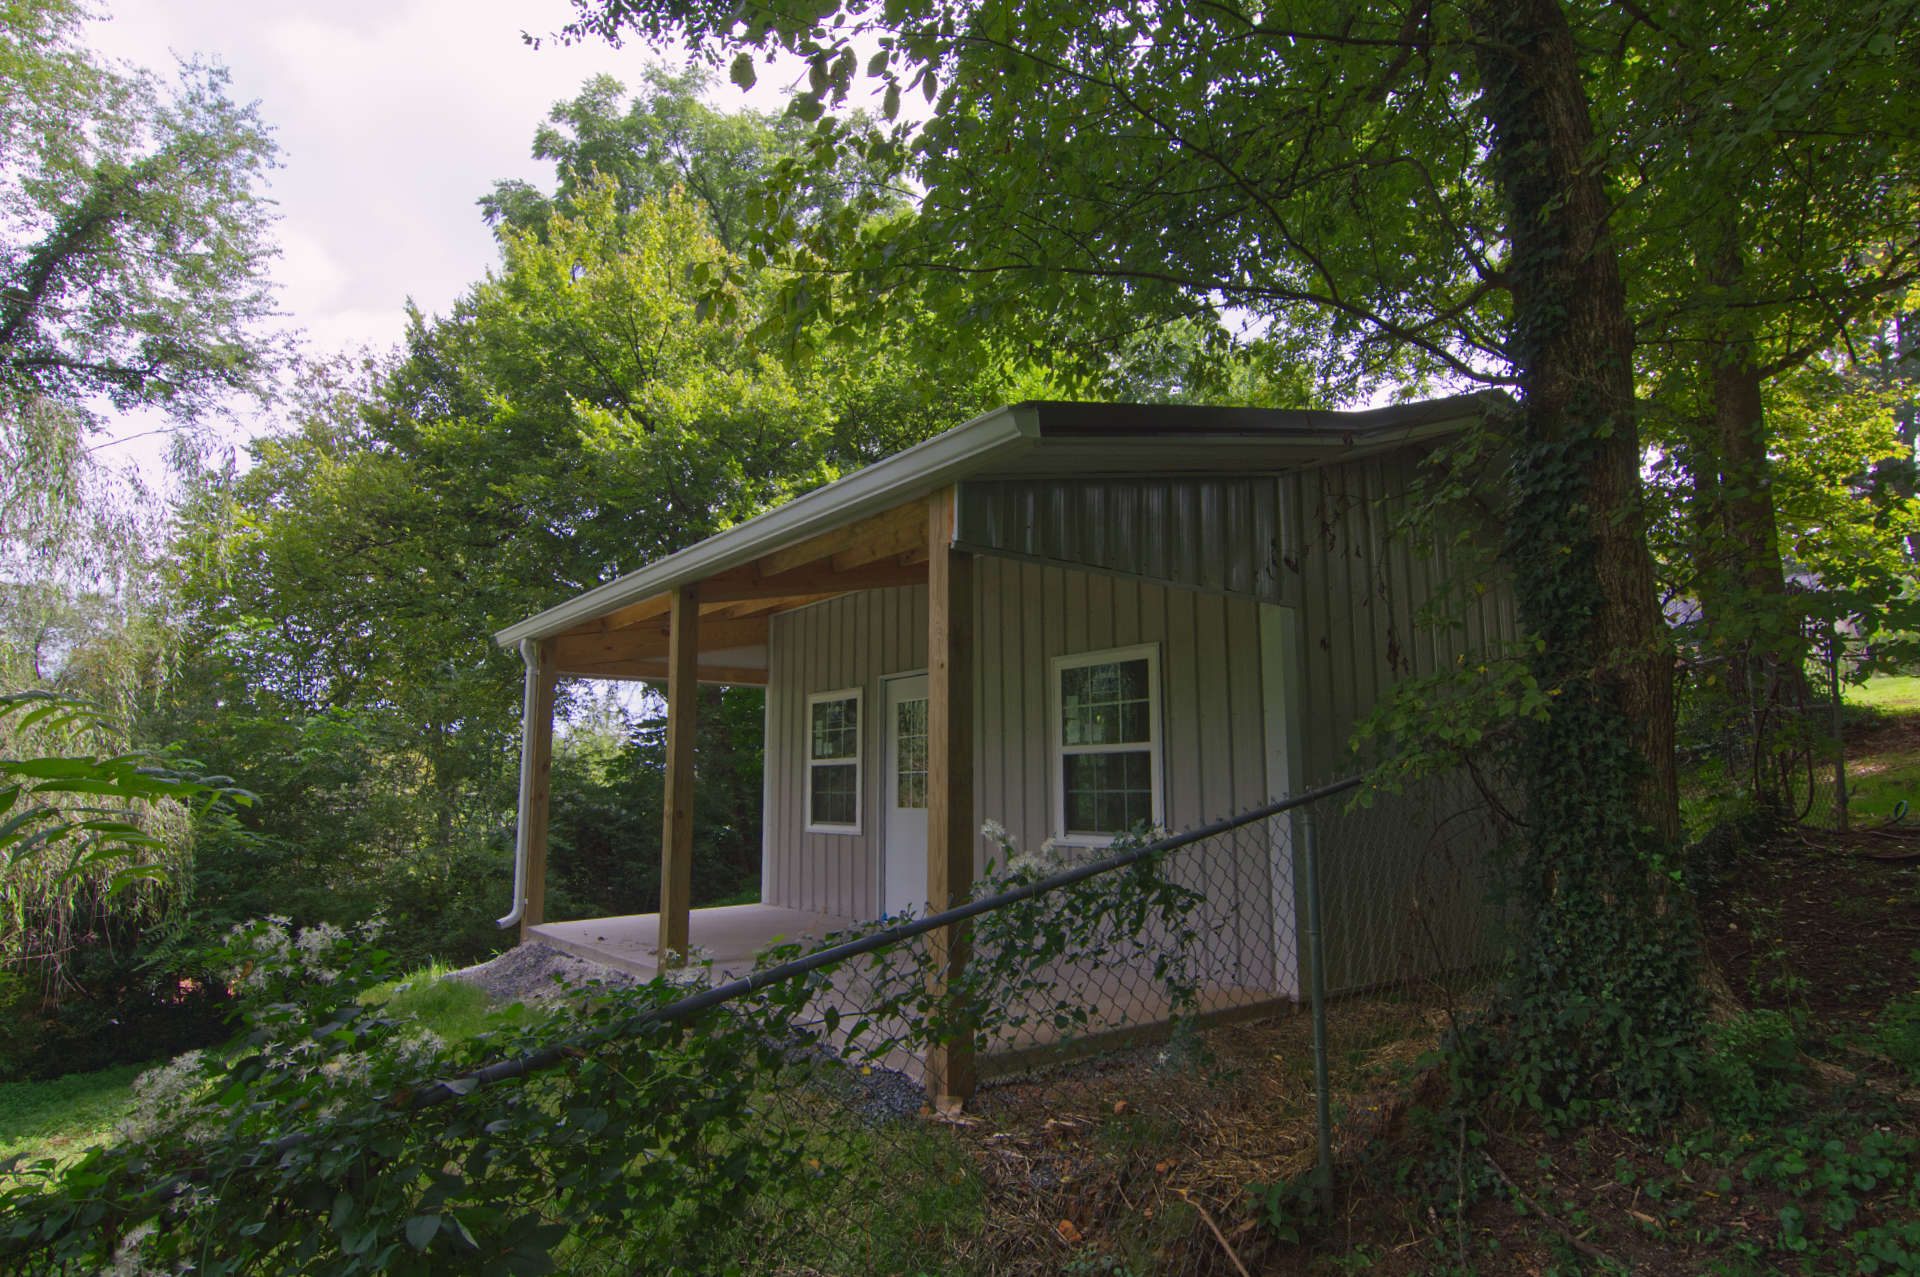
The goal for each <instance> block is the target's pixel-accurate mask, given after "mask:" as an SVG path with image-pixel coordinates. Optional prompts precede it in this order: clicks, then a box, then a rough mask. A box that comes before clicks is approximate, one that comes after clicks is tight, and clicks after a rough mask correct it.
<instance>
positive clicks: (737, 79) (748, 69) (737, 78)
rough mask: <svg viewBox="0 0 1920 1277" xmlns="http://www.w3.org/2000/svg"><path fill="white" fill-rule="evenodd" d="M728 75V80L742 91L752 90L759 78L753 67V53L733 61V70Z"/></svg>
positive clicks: (740, 55)
mask: <svg viewBox="0 0 1920 1277" xmlns="http://www.w3.org/2000/svg"><path fill="white" fill-rule="evenodd" d="M727 74H728V78H729V79H731V80H732V81H733V82H734V83H735V84H737V85H739V86H740V87H741V88H742V89H751V88H752V87H753V85H754V81H755V80H757V79H758V78H759V76H758V74H757V73H756V72H755V70H754V67H753V55H752V54H751V53H742V54H739V55H737V56H736V57H735V58H734V59H733V67H732V69H731V70H729V71H728V73H727Z"/></svg>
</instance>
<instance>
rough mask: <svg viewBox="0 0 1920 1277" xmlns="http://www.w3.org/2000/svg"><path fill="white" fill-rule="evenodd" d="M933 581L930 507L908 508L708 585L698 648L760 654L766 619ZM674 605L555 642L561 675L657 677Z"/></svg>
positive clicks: (647, 606)
mask: <svg viewBox="0 0 1920 1277" xmlns="http://www.w3.org/2000/svg"><path fill="white" fill-rule="evenodd" d="M926 581H927V518H926V504H925V502H924V501H908V502H905V503H903V504H901V505H899V506H895V507H893V508H891V509H887V510H883V511H881V512H880V513H878V514H873V515H869V516H867V517H866V518H864V519H855V520H853V521H852V522H850V523H848V524H846V525H845V526H844V527H839V528H833V529H831V530H829V531H826V532H822V533H817V534H815V535H813V536H810V537H806V538H805V539H803V540H800V541H797V542H795V543H794V544H792V545H789V546H782V547H780V548H779V549H777V550H773V551H771V552H769V553H767V554H763V555H761V556H760V557H759V558H757V559H754V560H752V561H751V562H748V563H743V564H741V565H740V566H738V567H734V568H729V569H727V570H725V571H723V572H718V573H715V574H714V575H713V576H710V577H708V578H706V579H705V580H703V581H701V582H700V583H699V584H700V604H699V610H700V627H699V638H698V640H697V641H698V643H699V646H700V648H701V649H702V650H703V651H717V650H719V649H722V648H738V647H748V646H757V645H760V644H763V643H765V642H766V641H767V638H766V621H767V618H768V617H770V616H772V615H773V614H774V613H776V612H784V611H786V610H788V609H789V608H795V607H802V606H805V605H806V604H808V603H816V602H819V601H820V600H821V599H828V598H832V597H834V596H835V595H838V594H846V593H849V592H850V591H853V590H874V589H885V588H888V587H891V586H900V585H924V584H926ZM670 598H671V592H670V591H668V592H663V593H661V594H657V595H655V596H653V597H651V598H646V599H641V600H638V601H637V602H633V603H629V604H627V605H625V606H623V607H620V608H616V609H615V610H614V611H612V612H609V613H608V614H607V615H605V616H601V617H595V618H593V619H592V620H589V621H584V622H581V623H580V624H577V625H575V626H573V627H572V628H571V629H568V630H566V631H563V632H562V633H561V634H559V635H557V636H555V637H554V638H553V639H551V640H549V641H550V642H551V643H553V644H554V645H555V653H556V656H557V659H558V660H559V662H560V664H561V667H562V668H563V669H564V670H565V671H566V672H567V673H572V674H589V675H593V676H597V677H615V678H618V677H625V678H646V677H656V675H654V674H653V673H652V667H653V666H654V664H655V663H656V662H658V661H661V660H663V659H664V658H665V656H666V647H667V641H666V640H667V631H668V612H669V600H670ZM741 625H747V626H750V627H752V626H757V628H744V629H743V628H740V626H741ZM714 668H715V669H716V670H717V667H714ZM734 668H738V667H734ZM662 673H664V670H662ZM713 681H721V680H719V679H718V678H717V677H716V678H715V679H714V680H713ZM758 681H761V682H764V681H765V675H764V673H762V675H761V677H760V679H759V680H758Z"/></svg>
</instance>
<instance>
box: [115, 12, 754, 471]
mask: <svg viewBox="0 0 1920 1277" xmlns="http://www.w3.org/2000/svg"><path fill="white" fill-rule="evenodd" d="M100 14H101V17H100V20H97V21H95V22H92V23H90V24H89V25H88V30H87V39H88V42H89V43H90V44H91V45H92V47H93V48H95V49H96V50H98V51H99V52H101V53H102V54H105V55H107V56H108V57H111V58H119V59H124V60H126V61H128V62H132V63H134V64H136V65H140V66H144V67H147V68H149V69H152V70H156V71H161V72H166V71H168V70H170V68H172V66H173V65H174V64H175V59H176V58H187V57H192V56H195V55H199V56H203V57H206V58H208V59H210V60H212V61H215V62H218V63H220V64H222V65H224V66H226V67H227V68H228V70H229V71H230V72H231V74H232V85H231V96H232V97H233V98H234V99H235V100H236V101H240V102H249V101H253V102H258V103H259V108H260V113H261V115H262V117H263V118H264V119H265V121H266V122H267V123H268V125H270V126H271V127H272V128H273V130H274V136H275V139H276V140H277V141H278V143H279V145H280V148H281V155H280V161H281V164H282V165H283V167H282V168H280V169H279V170H277V171H276V172H275V173H274V174H273V176H272V182H271V187H270V189H269V191H268V192H267V193H268V195H269V196H270V198H271V199H273V200H274V201H275V203H276V205H277V211H278V213H279V218H280V220H279V224H278V227H277V231H278V239H279V243H280V251H281V256H280V258H279V260H278V262H277V263H276V264H275V266H274V270H273V275H274V277H275V279H276V281H277V282H278V284H279V303H280V308H281V309H282V310H283V311H284V312H285V315H286V318H285V320H284V322H285V323H286V324H287V325H288V326H289V327H291V328H297V329H300V330H302V331H303V332H304V333H305V335H306V341H307V344H308V347H309V348H310V349H311V350H313V351H314V352H316V353H328V352H333V351H337V350H342V349H352V348H357V347H359V346H361V345H373V346H375V347H377V348H385V347H387V346H390V345H392V344H393V343H394V342H396V341H397V340H399V338H400V336H401V334H402V332H403V330H404V326H405V309H404V308H405V305H406V302H407V299H408V298H412V299H413V301H414V302H415V304H417V305H418V306H419V307H420V308H421V309H422V310H424V311H426V312H427V313H429V314H436V313H444V312H445V311H446V310H447V309H448V307H449V306H450V305H451V304H452V302H453V301H454V299H455V298H456V297H458V296H459V295H460V294H461V293H462V292H463V291H464V290H465V289H466V288H467V287H468V286H469V285H471V284H472V283H474V282H475V281H477V280H479V279H480V278H481V277H482V276H483V275H484V274H485V272H486V271H487V269H488V268H489V267H490V266H492V265H493V264H494V262H495V261H496V257H497V254H496V251H495V246H494V241H493V237H492V234H491V232H490V231H489V230H488V229H487V226H486V224H485V223H484V222H483V221H482V220H481V218H480V213H479V210H478V208H476V207H475V204H474V201H475V200H476V199H478V198H479V197H480V196H481V195H482V194H484V193H486V192H487V191H488V190H490V189H491V188H492V185H493V183H494V182H495V181H497V180H499V179H502V178H521V179H525V180H529V181H534V182H537V183H539V184H540V185H541V186H542V187H543V188H546V189H551V188H552V166H551V165H550V164H548V163H545V162H536V161H535V160H533V159H532V157H531V155H530V154H529V151H530V148H531V145H532V141H533V131H534V128H535V126H536V125H537V124H538V123H539V122H540V120H541V119H543V118H544V117H545V115H546V113H547V111H548V109H549V108H550V107H551V106H552V104H553V103H554V102H556V101H558V100H560V99H562V98H567V97H571V96H573V95H574V94H575V93H577V92H578V91H579V88H580V86H581V84H582V82H584V81H585V80H586V79H587V78H588V77H589V76H592V75H595V74H598V73H602V72H605V73H609V74H612V75H614V76H615V77H617V78H620V79H622V80H625V81H626V82H627V83H629V84H633V83H637V82H638V80H639V77H640V70H641V68H643V67H644V66H646V65H647V63H648V62H649V61H650V60H653V61H667V62H670V63H672V64H673V65H676V66H677V65H679V64H681V63H683V62H684V61H685V55H684V53H681V52H678V51H667V52H662V51H654V50H649V49H646V48H644V47H641V46H639V45H638V44H630V45H628V46H627V47H626V48H624V49H618V50H616V49H614V48H612V47H610V46H608V45H606V44H604V43H600V42H592V43H587V44H582V45H578V46H574V47H571V48H567V47H562V46H560V45H559V44H558V43H557V42H554V41H551V40H549V41H547V42H545V43H544V44H543V46H542V47H541V48H540V49H538V50H535V49H532V48H530V47H528V45H527V44H526V43H525V42H524V41H523V40H522V38H521V33H522V32H523V31H525V32H530V33H532V34H534V35H547V34H549V33H550V32H552V31H554V30H557V29H558V28H559V27H560V26H561V25H563V24H564V23H565V22H566V21H567V20H568V19H569V18H570V17H571V16H572V14H573V8H572V6H571V5H570V4H568V3H567V2H566V0H511V2H507V0H102V4H101V6H100ZM721 79H722V81H723V85H722V88H721V89H720V90H719V91H718V92H717V93H716V95H715V97H714V104H715V105H716V106H721V107H724V108H728V109H737V108H738V107H740V106H741V105H744V104H747V103H748V102H749V101H750V102H751V105H754V106H756V107H759V108H760V109H763V110H771V109H778V108H779V107H780V106H781V105H783V103H784V96H783V91H782V87H781V86H782V83H783V81H781V79H780V78H779V77H777V76H773V75H763V76H762V77H761V80H760V83H759V84H758V85H756V87H755V91H754V94H753V96H752V98H751V99H750V100H749V99H746V98H743V97H742V96H741V95H740V94H739V93H738V92H737V91H736V90H734V89H733V88H732V86H730V85H725V84H724V76H722V77H721ZM150 426H151V423H148V422H143V421H139V420H136V419H128V420H125V421H122V422H119V423H116V424H115V426H114V427H113V433H114V434H115V435H116V436H118V437H121V438H128V437H130V436H132V435H135V434H138V433H140V432H141V431H143V430H144V429H147V428H150ZM243 429H244V427H243ZM143 446H144V445H142V444H139V443H132V442H130V443H128V444H126V445H125V446H124V447H123V448H121V449H118V451H120V452H121V454H122V457H123V458H126V459H132V458H127V457H126V454H127V453H129V452H137V451H140V450H141V449H142V448H143Z"/></svg>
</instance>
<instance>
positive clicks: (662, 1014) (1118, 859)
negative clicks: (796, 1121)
mask: <svg viewBox="0 0 1920 1277" xmlns="http://www.w3.org/2000/svg"><path fill="white" fill-rule="evenodd" d="M1365 779H1366V777H1364V776H1349V777H1347V778H1346V779H1344V780H1337V781H1334V782H1333V783H1332V784H1328V785H1322V786H1320V787H1319V788H1317V789H1311V790H1308V791H1307V792H1306V793H1303V794H1293V795H1289V796H1288V797H1285V798H1278V799H1275V800H1274V801H1272V802H1270V803H1266V804H1264V805H1262V806H1259V807H1255V808H1253V809H1251V810H1249V811H1244V812H1241V813H1239V814H1238V815H1234V816H1230V817H1227V818H1226V819H1223V820H1216V821H1214V822H1212V823H1211V824H1206V825H1200V826H1198V827H1196V828H1193V829H1189V830H1185V831H1183V832H1181V833H1178V834H1173V835H1171V836H1169V837H1166V838H1160V839H1156V840H1154V841H1153V842H1150V843H1147V844H1145V845H1143V846H1140V847H1131V848H1128V849H1127V850H1125V851H1118V852H1115V853H1113V854H1112V855H1109V856H1103V857H1101V858H1100V859H1098V860H1094V861H1089V862H1088V863H1086V864H1084V865H1076V866H1075V867H1073V868H1072V869H1063V870H1061V871H1060V872H1059V873H1055V874H1049V875H1047V876H1046V877H1044V878H1040V879H1037V880H1036V881H1034V882H1030V883H1027V884H1026V885H1024V886H1020V887H1014V888H1010V889H1009V890H1006V891H1000V892H995V893H994V894H993V895H990V896H982V897H980V898H979V899H978V900H970V901H968V902H967V903H965V904H963V905H956V906H954V907H953V908H951V909H943V910H941V911H939V912H938V913H930V914H928V915H927V916H926V917H924V918H915V919H912V920H910V921H907V922H902V923H898V924H896V925H894V926H891V927H887V928H884V929H882V930H880V931H876V932H874V933H872V934H870V935H865V936H860V937H858V938H856V939H853V940H848V941H845V942H843V943H841V944H837V945H833V946H830V947H829V948H825V949H820V950H816V951H815V952H813V953H809V954H805V955H803V956H801V957H798V958H794V959H791V960H789V961H786V962H782V963H778V964H776V965H774V966H771V967H767V968H766V969H764V970H761V971H755V972H752V973H751V974H749V975H745V976H742V977H740V978H739V979H736V980H729V981H727V982H726V983H725V984H718V985H715V986H713V987H712V988H710V989H705V990H703V991H701V992H699V993H695V994H692V995H690V996H688V997H685V998H680V999H677V1000H675V1001H673V1002H671V1003H668V1004H667V1005H666V1006H663V1007H656V1008H654V1009H652V1010H649V1011H645V1012H642V1013H641V1014H639V1015H635V1016H629V1017H628V1018H627V1019H625V1020H621V1021H617V1022H616V1023H614V1024H610V1025H607V1026H604V1027H602V1028H599V1029H594V1030H592V1031H590V1032H588V1033H583V1034H580V1035H578V1036H576V1037H574V1038H571V1039H569V1040H568V1041H566V1042H564V1043H561V1044H556V1045H555V1046H551V1047H545V1048H542V1049H541V1050H539V1051H534V1052H529V1053H528V1054H526V1055H523V1056H518V1057H515V1058H514V1059H510V1060H502V1061H500V1062H499V1063H497V1064H491V1065H488V1066H487V1067H485V1068H482V1069H478V1070H475V1071H474V1072H473V1073H470V1074H467V1075H465V1077H462V1078H453V1079H450V1080H449V1081H447V1082H439V1083H435V1084H433V1085H432V1086H428V1087H423V1088H421V1089H419V1090H417V1091H415V1092H414V1095H413V1097H412V1100H411V1103H410V1107H412V1108H416V1109H417V1108H427V1107H430V1106H432V1105H435V1104H443V1103H445V1102H446V1101H448V1100H451V1099H455V1098H457V1097H458V1096H460V1095H464V1094H466V1093H467V1092H468V1091H471V1090H472V1089H474V1088H473V1086H462V1085H461V1084H462V1083H463V1082H467V1081H471V1082H472V1083H473V1084H475V1085H478V1086H485V1085H487V1084H489V1083H491V1082H500V1081H505V1080H507V1079H509V1078H514V1077H518V1076H520V1075H522V1074H524V1073H527V1072H530V1071H533V1070H534V1069H536V1068H540V1067H550V1066H551V1065H553V1064H556V1063H558V1062H559V1061H560V1060H562V1059H564V1058H566V1057H567V1056H568V1055H569V1054H571V1053H573V1052H574V1051H578V1050H581V1049H583V1048H585V1047H587V1046H591V1045H594V1044H596V1043H599V1042H604V1041H608V1040H611V1039H613V1038H619V1037H631V1036H633V1035H634V1034H636V1033H638V1032H640V1031H641V1030H643V1029H646V1028H648V1027H650V1026H652V1025H655V1024H663V1023H670V1022H672V1021H674V1020H682V1019H686V1018H688V1017H691V1016H695V1015H699V1014H700V1013H701V1012H703V1011H709V1010H712V1009H713V1008H714V1007H717V1006H720V1005H722V1004H724V1003H727V1002H731V1001H733V1000H734V999H736V998H741V997H745V996H747V995H748V994H751V993H757V992H758V991H760V990H761V989H764V988H767V987H768V986H770V985H775V984H779V983H782V982H783V981H786V980H793V979H797V978H799V977H800V976H803V975H807V974H809V973H811V972H814V971H818V970H819V969H820V968H822V967H828V966H832V965H834V964H835V963H838V962H844V961H846V960H847V959H849V958H857V957H860V956H862V955H863V954H868V953H873V952H875V951H876V950H879V949H886V948H891V947H892V946H894V945H896V944H898V943H900V942H901V941H903V940H911V939H913V938H914V937H915V936H921V935H925V934H926V933H927V932H929V931H935V930H938V929H939V928H941V927H949V926H952V925H954V924H955V923H959V922H965V921H966V920H968V919H969V918H975V917H978V916H979V915H981V914H983V913H991V912H992V911H994V910H996V909H1004V908H1006V907H1007V906H1009V905H1014V904H1019V903H1020V902H1021V901H1024V900H1032V899H1034V898H1035V897H1037V896H1043V895H1046V894H1048V893H1049V892H1053V891H1059V890H1061V889H1062V888H1065V887H1071V886H1073V885H1074V884H1075V883H1080V882H1085V881H1086V880H1087V879H1089V878H1096V877H1099V876H1100V875H1102V874H1107V873H1112V872H1113V871H1115V870H1117V869H1124V868H1126V867H1127V866H1129V865H1133V864H1137V863H1139V862H1140V861H1142V860H1145V859H1147V858H1149V857H1152V856H1161V855H1165V854H1166V853H1167V852H1170V851H1177V850H1178V849H1180V848H1182V847H1186V846H1190V845H1192V844H1193V843H1196V842H1204V841H1206V840H1207V839H1209V838H1213V837H1216V836H1218V835H1220V834H1224V833H1228V832H1230V831H1232V830H1235V829H1239V828H1242V827H1244V826H1246V825H1250V824H1254V823H1255V822H1257V821H1262V820H1269V819H1271V818H1273V817H1274V816H1278V815H1282V814H1284V813H1286V812H1289V811H1292V810H1294V809H1295V808H1297V807H1305V806H1307V805H1308V804H1311V803H1316V802H1320V801H1322V800H1323V799H1327V798H1332V797H1334V796H1335V795H1338V794H1343V793H1346V792H1347V791H1348V790H1351V789H1354V788H1357V787H1358V786H1359V785H1360V784H1361V783H1362V782H1363V781H1365ZM536 1060H537V1061H539V1063H538V1064H535V1063H534V1061H536ZM456 1088H457V1089H456Z"/></svg>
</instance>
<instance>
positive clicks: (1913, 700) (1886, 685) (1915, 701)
mask: <svg viewBox="0 0 1920 1277" xmlns="http://www.w3.org/2000/svg"><path fill="white" fill-rule="evenodd" d="M1840 699H1841V700H1842V701H1843V702H1844V703H1846V704H1848V705H1864V706H1866V707H1868V708H1869V709H1877V710H1879V711H1881V712H1882V713H1885V714H1915V713H1920V676H1914V675H1909V674H1883V675H1877V676H1875V677H1873V678H1870V679H1868V680H1867V681H1866V682H1865V683H1861V684H1858V685H1855V684H1851V683H1846V684H1842V685H1841V688H1840Z"/></svg>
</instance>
